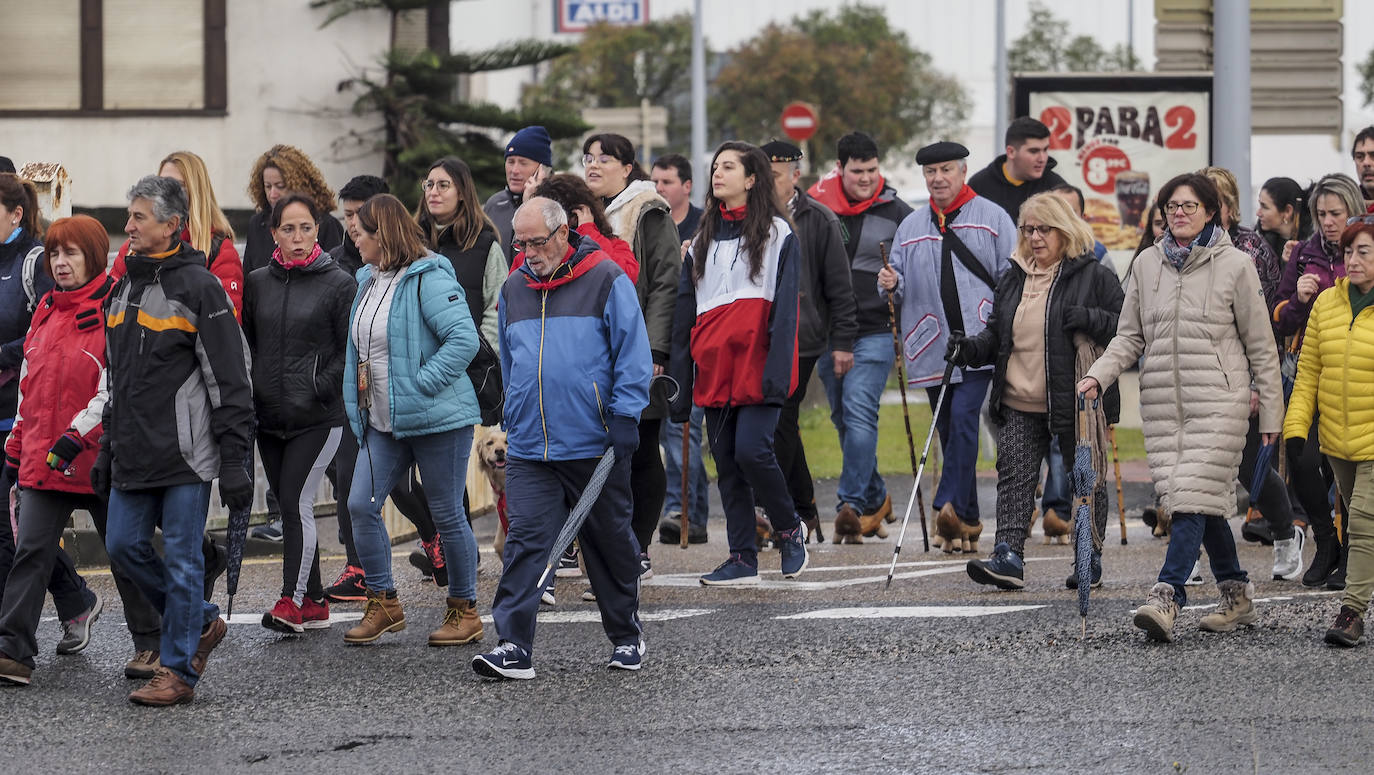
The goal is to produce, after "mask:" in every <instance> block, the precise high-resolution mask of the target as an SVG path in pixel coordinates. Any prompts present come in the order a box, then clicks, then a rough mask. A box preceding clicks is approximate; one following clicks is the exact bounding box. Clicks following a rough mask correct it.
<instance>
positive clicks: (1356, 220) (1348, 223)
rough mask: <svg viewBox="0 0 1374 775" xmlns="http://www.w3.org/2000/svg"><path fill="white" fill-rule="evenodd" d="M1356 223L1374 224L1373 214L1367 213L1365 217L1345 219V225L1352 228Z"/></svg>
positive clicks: (1358, 216) (1357, 216)
mask: <svg viewBox="0 0 1374 775" xmlns="http://www.w3.org/2000/svg"><path fill="white" fill-rule="evenodd" d="M1357 223H1374V213H1369V214H1367V215H1356V216H1354V217H1353V218H1349V219H1347V220H1346V222H1345V225H1346V226H1354V225H1355V224H1357Z"/></svg>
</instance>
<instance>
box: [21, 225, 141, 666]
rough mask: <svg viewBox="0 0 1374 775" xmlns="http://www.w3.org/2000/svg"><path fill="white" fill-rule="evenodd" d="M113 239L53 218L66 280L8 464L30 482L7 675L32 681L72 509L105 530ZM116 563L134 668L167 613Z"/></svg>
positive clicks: (53, 296)
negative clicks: (95, 489)
mask: <svg viewBox="0 0 1374 775" xmlns="http://www.w3.org/2000/svg"><path fill="white" fill-rule="evenodd" d="M108 249H109V237H108V236H107V235H106V233H105V228H104V227H103V226H101V225H100V222H99V221H97V220H95V219H94V218H91V217H90V216H87V215H77V216H74V217H71V218H62V219H59V220H58V221H56V222H55V223H53V225H52V226H51V227H49V228H48V233H47V253H46V254H45V255H44V258H43V260H44V262H45V264H46V268H47V271H48V273H49V275H50V276H51V277H52V278H53V279H54V280H55V281H56V283H57V287H56V288H55V289H53V291H52V292H51V293H49V294H47V295H46V296H44V297H43V298H42V299H41V300H40V301H39V303H38V309H37V310H35V311H34V315H33V323H32V325H31V326H30V328H29V333H28V337H27V338H26V340H25V343H24V366H23V373H22V375H21V376H20V378H19V394H20V398H19V414H18V416H17V417H16V418H15V422H14V430H13V431H11V433H10V436H9V439H8V440H7V441H6V443H5V461H6V465H13V466H16V467H17V468H18V479H19V488H20V495H19V504H20V509H19V520H18V521H19V530H18V533H17V534H16V549H17V551H16V554H15V558H14V568H13V569H12V570H11V571H10V575H9V578H8V579H7V580H6V581H5V600H4V604H3V606H0V680H4V681H8V682H10V683H16V684H27V683H28V682H29V677H30V676H31V675H32V673H33V658H34V655H35V654H36V653H37V651H38V643H37V631H38V618H39V616H40V615H41V614H42V611H43V593H44V590H45V588H46V587H47V582H48V578H49V576H50V575H51V574H52V568H53V564H54V562H56V558H57V553H58V551H59V547H58V541H59V540H60V539H61V537H62V528H63V527H64V526H65V525H66V524H67V519H68V518H69V517H70V516H71V514H72V512H73V511H75V510H76V509H84V510H86V511H88V512H90V514H91V517H92V519H93V520H94V522H95V526H96V529H97V530H98V531H99V532H100V537H101V539H102V540H103V539H104V537H105V502H104V501H103V500H101V499H100V498H98V497H96V496H95V495H93V494H92V492H91V477H90V470H91V464H92V462H94V460H95V456H96V453H97V452H98V451H99V446H100V445H99V440H100V434H101V425H100V417H101V412H102V410H103V409H104V406H105V399H106V394H105V375H104V372H105V319H104V315H103V313H102V311H101V306H102V304H103V303H104V301H105V297H106V295H108V294H109V292H110V288H111V287H112V286H113V284H114V283H113V281H111V280H110V279H108V278H107V277H106V276H105V255H106V251H108ZM113 570H114V578H115V585H116V586H117V587H118V589H119V596H120V597H121V598H122V599H123V601H124V614H125V618H126V620H127V621H128V623H129V630H130V631H131V632H132V633H134V645H135V648H136V649H137V651H138V654H137V655H136V656H135V658H134V662H136V663H138V664H135V663H133V662H131V663H130V665H129V667H126V669H125V674H126V675H128V674H129V673H130V669H131V668H138V670H139V671H142V670H144V669H145V668H147V669H151V668H155V667H156V663H157V658H158V657H157V649H158V647H159V643H160V641H161V618H160V617H159V615H158V613H157V611H156V610H155V609H154V608H153V607H152V606H151V605H150V604H149V603H148V601H147V599H145V598H144V597H143V595H142V594H141V593H140V592H139V591H138V588H137V587H136V586H134V584H133V582H132V581H131V580H130V579H128V578H126V577H125V576H124V575H123V574H122V573H121V572H120V571H119V569H118V568H115V569H113ZM97 610H98V606H97ZM150 666H151V667H150ZM140 674H141V673H140Z"/></svg>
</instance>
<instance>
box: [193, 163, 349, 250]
mask: <svg viewBox="0 0 1374 775" xmlns="http://www.w3.org/2000/svg"><path fill="white" fill-rule="evenodd" d="M288 191H300V192H301V193H303V194H308V195H309V196H310V198H311V199H313V200H315V206H316V207H318V208H319V210H320V212H324V213H332V212H334V210H335V209H336V207H337V205H336V204H335V203H334V191H333V189H331V188H330V187H329V184H328V183H325V182H324V175H322V174H320V170H319V168H318V167H316V166H315V162H313V161H311V160H310V157H309V156H306V155H305V154H304V153H303V152H302V151H301V150H300V149H299V148H297V147H295V146H293V145H274V146H272V147H271V148H269V149H267V152H266V153H264V154H263V155H261V156H259V157H258V160H257V161H256V162H255V163H254V164H253V173H252V174H251V175H250V176H249V178H248V196H249V197H251V198H252V200H253V205H254V207H255V208H257V212H255V213H253V217H252V219H251V220H249V221H248V238H247V244H245V245H244V247H243V274H244V276H245V277H247V276H248V274H249V273H251V272H252V271H253V270H254V269H260V268H262V267H264V266H267V265H268V263H269V262H271V260H272V251H273V249H275V248H276V243H274V242H273V241H272V229H271V227H270V226H269V224H268V220H269V219H270V218H271V216H272V208H273V207H276V205H277V200H279V199H281V198H282V197H284V196H286V192H288ZM193 217H194V216H193ZM321 220H322V222H321V223H320V231H319V242H320V247H321V248H323V249H324V250H326V251H329V250H333V249H334V248H336V247H338V246H339V245H342V244H343V238H344V231H343V225H342V224H340V223H339V222H338V221H337V220H336V219H334V218H333V217H329V218H323V219H321Z"/></svg>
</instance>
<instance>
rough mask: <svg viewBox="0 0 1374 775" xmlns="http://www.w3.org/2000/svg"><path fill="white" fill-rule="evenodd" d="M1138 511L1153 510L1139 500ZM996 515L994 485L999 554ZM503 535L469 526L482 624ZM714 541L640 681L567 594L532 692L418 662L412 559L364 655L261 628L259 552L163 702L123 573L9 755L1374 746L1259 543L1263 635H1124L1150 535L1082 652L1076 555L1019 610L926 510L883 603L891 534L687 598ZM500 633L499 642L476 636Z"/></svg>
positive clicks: (67, 764)
mask: <svg viewBox="0 0 1374 775" xmlns="http://www.w3.org/2000/svg"><path fill="white" fill-rule="evenodd" d="M890 484H891V485H893V486H894V487H895V488H896V492H897V494H898V495H899V496H904V495H905V493H906V491H907V490H906V486H905V484H902V483H900V482H896V481H890ZM984 484H985V485H987V484H989V482H986V481H985V482H984ZM833 486H834V485H833V483H822V488H821V489H822V495H823V497H829V493H833ZM1130 493H1131V495H1130V497H1128V502H1130V503H1132V504H1133V505H1136V507H1137V509H1138V505H1139V503H1138V501H1140V500H1141V499H1142V498H1143V497H1144V493H1145V490H1144V487H1143V486H1140V485H1137V486H1134V487H1132V488H1131V489H1130ZM713 496H714V493H713ZM992 503H993V498H992V494H991V491H990V490H989V489H988V488H987V487H986V486H985V487H984V488H983V504H984V509H985V513H987V514H988V515H989V516H988V517H986V518H985V519H986V520H987V522H986V525H987V530H988V532H987V533H985V538H984V539H983V542H982V544H981V546H980V548H981V549H982V550H983V551H984V552H986V551H988V550H990V549H991V527H992V521H991V517H990V514H991V511H992V508H991V505H992ZM899 505H904V503H903V504H899ZM716 513H717V514H718V513H719V512H718V510H717V512H716ZM1113 516H1115V512H1113ZM494 521H495V520H494V518H483V519H479V520H478V523H477V527H478V532H479V541H481V543H482V545H483V554H482V563H483V564H482V569H481V572H480V577H479V582H480V589H479V598H480V600H481V603H480V607H481V608H482V609H483V611H484V612H485V611H486V609H487V608H488V604H489V601H490V600H491V597H492V593H493V590H494V587H495V582H496V569H497V563H496V558H495V556H494V555H493V554H492V553H491V550H490V535H491V531H492V525H493V523H494ZM1232 525H1233V527H1234V528H1235V529H1237V531H1238V529H1239V522H1238V520H1233V521H1232ZM332 527H333V526H332V523H327V524H322V532H326V533H327V532H330V531H331V530H332ZM827 529H828V527H827ZM711 531H712V532H711V542H710V543H709V544H707V545H704V546H693V547H691V548H690V549H688V550H686V551H683V550H679V549H678V548H676V547H669V546H657V547H655V549H654V552H653V560H654V570H655V577H654V579H653V580H652V581H649V582H647V583H646V584H645V585H644V588H643V594H642V614H643V618H644V619H645V635H646V640H647V642H648V652H647V655H646V660H645V667H644V669H643V670H642V671H640V672H638V673H625V672H620V671H609V670H607V669H606V667H605V664H606V661H607V659H608V658H609V656H610V645H609V643H608V642H607V641H606V640H605V638H604V636H603V635H602V633H601V629H600V625H599V623H598V621H597V614H596V609H595V606H594V604H592V603H584V602H582V601H581V599H580V594H581V591H582V589H583V588H584V582H583V580H581V579H561V580H560V581H559V586H558V597H559V602H558V605H557V606H555V607H554V608H553V609H546V611H545V612H544V613H543V614H542V615H541V625H540V629H539V635H538V640H537V643H536V649H535V668H536V670H537V671H538V676H539V677H538V678H537V679H536V680H534V681H528V682H510V683H490V682H485V681H483V680H481V679H479V678H477V677H476V676H475V675H474V674H473V673H472V671H471V669H470V668H469V667H468V661H469V659H470V658H471V656H472V654H474V653H476V651H477V648H476V647H460V648H451V649H432V648H428V647H426V645H425V637H426V635H427V633H428V631H429V630H430V629H431V628H433V627H434V626H436V625H437V624H438V622H439V619H440V617H441V615H442V605H443V593H442V592H441V591H439V590H437V589H436V588H435V587H434V586H433V585H432V584H426V583H424V582H422V581H421V580H420V579H419V578H418V572H416V571H414V570H413V569H411V568H410V567H409V566H408V565H407V564H406V562H405V559H404V555H405V553H406V552H407V551H408V550H409V548H410V547H408V546H406V547H397V550H398V554H397V557H396V559H395V563H396V566H397V571H398V572H397V578H398V583H399V587H400V589H399V592H400V596H401V598H402V601H403V602H404V604H405V606H406V613H407V619H408V622H409V625H410V626H409V629H407V630H406V631H405V632H403V633H399V634H397V635H391V636H387V637H385V638H383V640H382V641H380V642H379V643H377V644H374V645H371V646H364V647H347V646H345V645H344V643H343V641H342V634H343V630H344V629H346V628H347V627H348V626H351V625H350V623H349V621H348V620H353V619H356V618H357V616H358V615H359V610H360V607H361V606H359V605H356V604H354V605H338V606H335V608H334V614H335V617H336V619H339V620H340V621H339V622H337V623H336V624H334V626H332V627H331V628H330V629H328V630H322V631H314V632H309V633H307V634H306V635H305V636H302V637H283V636H281V635H279V634H277V633H275V632H272V631H269V630H266V629H264V628H263V627H261V626H260V624H258V619H259V618H260V617H261V614H262V612H263V611H265V610H267V609H268V607H269V606H270V605H271V604H272V603H273V602H274V601H275V598H276V597H277V593H276V590H277V589H278V588H279V585H280V565H279V561H277V560H273V559H270V558H264V559H261V560H252V561H251V564H250V565H248V566H247V567H246V568H245V570H244V580H243V584H242V587H241V593H240V595H239V596H238V598H237V599H236V602H235V616H234V618H233V620H232V622H231V626H230V629H229V637H228V638H227V639H226V640H225V642H224V644H223V645H222V646H221V647H220V648H219V649H218V650H217V651H216V652H215V653H214V655H213V657H212V658H211V660H210V665H209V669H208V671H207V675H206V677H205V679H204V680H203V681H202V683H201V684H200V686H199V687H198V689H197V693H196V700H195V702H194V703H193V704H192V705H189V706H182V707H177V708H170V709H149V708H140V707H136V706H133V705H130V704H129V703H128V702H127V700H126V699H125V697H126V695H127V693H128V692H129V691H130V690H131V689H132V688H134V687H135V686H137V684H136V683H135V682H132V681H127V680H125V679H124V678H123V675H122V666H123V664H124V661H125V660H127V659H128V658H129V656H130V655H131V651H132V647H131V645H130V642H129V640H128V638H127V637H126V636H125V633H123V631H122V615H121V612H120V609H119V604H118V597H117V595H116V593H115V591H114V588H113V585H112V583H111V582H110V578H109V576H108V574H106V573H101V572H98V571H97V572H93V573H92V574H91V576H90V579H91V583H92V584H93V585H94V586H95V587H96V588H97V589H99V590H100V591H101V593H102V594H104V595H105V597H106V599H107V601H109V602H108V607H107V610H106V613H105V615H104V616H103V617H102V618H101V620H100V621H99V623H98V625H97V629H96V636H95V638H94V639H93V642H92V644H91V645H90V647H89V648H87V649H86V650H85V651H84V652H82V653H81V654H78V655H75V656H67V657H57V656H54V655H53V653H52V646H53V645H54V644H55V642H56V640H57V637H58V635H59V633H58V625H57V623H56V622H55V621H52V620H51V619H49V620H48V621H46V622H45V623H44V624H43V625H42V627H41V628H40V634H39V640H40V644H41V648H42V650H43V651H44V653H43V655H42V656H40V658H39V665H38V668H39V669H38V670H37V671H36V672H35V674H34V683H33V685H32V686H30V687H28V688H26V689H19V688H9V689H4V690H0V697H3V701H2V702H3V704H2V705H0V707H3V714H2V715H0V717H2V718H3V719H4V729H5V731H6V738H7V740H6V744H5V745H4V746H3V747H0V762H4V763H5V764H6V765H7V766H6V767H5V768H4V770H3V771H4V772H14V773H29V772H35V773H40V772H59V771H60V772H89V771H99V772H102V773H122V772H192V771H194V772H263V773H269V772H271V773H275V772H293V773H294V772H330V773H339V772H348V773H374V772H376V773H384V772H440V771H446V772H464V773H484V774H485V773H526V772H561V773H583V772H598V773H599V772H607V773H611V772H614V773H620V772H626V773H658V772H664V773H667V772H671V773H721V772H730V773H735V772H760V773H811V772H837V773H848V772H864V773H888V772H892V773H908V772H910V773H1078V772H1081V773H1115V772H1121V773H1175V772H1183V771H1186V772H1190V773H1239V772H1255V773H1306V772H1323V771H1326V770H1327V769H1338V770H1341V771H1360V770H1361V769H1362V767H1363V766H1364V765H1360V764H1359V762H1361V761H1366V760H1367V752H1368V750H1370V744H1371V743H1374V726H1372V725H1371V724H1370V721H1371V718H1370V717H1371V704H1370V702H1369V697H1370V696H1371V690H1374V677H1372V674H1371V671H1370V670H1369V669H1368V668H1369V664H1370V663H1369V654H1370V652H1369V650H1368V649H1367V648H1361V649H1356V650H1352V651H1337V650H1334V649H1330V648H1328V647H1326V646H1324V645H1322V643H1321V636H1322V633H1323V632H1324V630H1325V628H1326V626H1327V625H1328V623H1329V622H1330V620H1331V618H1332V617H1333V616H1334V614H1335V612H1336V609H1337V607H1338V602H1337V597H1336V594H1335V593H1328V592H1318V593H1313V592H1312V591H1311V590H1306V589H1304V588H1302V587H1301V586H1300V585H1298V584H1297V583H1296V582H1274V581H1269V580H1267V579H1268V578H1269V576H1270V568H1271V564H1272V552H1271V550H1269V549H1267V548H1263V547H1258V546H1254V545H1248V544H1247V545H1243V546H1242V548H1241V558H1242V561H1243V563H1244V565H1245V567H1246V568H1247V569H1248V570H1249V571H1250V573H1251V576H1252V578H1254V579H1255V580H1256V586H1257V590H1258V595H1259V597H1260V598H1262V599H1263V600H1264V602H1261V603H1260V604H1259V605H1260V623H1259V626H1257V627H1255V628H1253V629H1249V630H1243V631H1240V632H1237V633H1233V634H1229V635H1211V634H1205V633H1201V632H1198V631H1197V620H1198V618H1199V616H1200V615H1201V614H1202V613H1205V611H1203V610H1197V609H1192V610H1186V611H1185V612H1184V614H1183V615H1182V617H1181V620H1180V623H1179V625H1178V627H1177V629H1176V633H1177V636H1178V637H1177V641H1176V642H1175V643H1173V644H1169V645H1157V644H1148V643H1146V642H1145V640H1144V638H1143V635H1142V634H1141V633H1140V632H1138V631H1136V630H1135V629H1133V628H1132V627H1131V626H1130V623H1129V618H1130V612H1131V610H1132V609H1133V608H1134V606H1135V605H1138V604H1139V603H1140V602H1141V601H1142V600H1143V599H1144V596H1145V594H1146V591H1147V590H1148V588H1149V586H1150V585H1151V583H1152V582H1153V579H1154V577H1155V573H1156V572H1157V570H1158V566H1159V563H1160V561H1161V558H1162V556H1163V548H1164V544H1163V543H1162V542H1161V541H1159V540H1157V539H1153V538H1151V537H1150V536H1149V534H1148V532H1147V530H1146V528H1145V527H1144V526H1143V525H1142V524H1141V523H1140V522H1139V521H1138V520H1132V521H1131V528H1130V533H1129V539H1130V542H1129V545H1127V546H1121V545H1120V543H1119V536H1118V534H1117V533H1116V532H1115V531H1116V527H1115V523H1113V525H1112V532H1110V533H1109V542H1108V546H1107V551H1106V555H1105V585H1104V587H1103V588H1102V589H1101V590H1098V591H1096V592H1095V593H1094V594H1093V600H1092V609H1091V613H1090V615H1089V618H1088V627H1087V637H1086V639H1080V619H1079V616H1078V612H1077V608H1076V598H1075V597H1074V595H1073V593H1071V592H1069V591H1067V590H1065V589H1064V587H1063V582H1064V577H1065V576H1066V575H1067V574H1068V571H1069V566H1070V549H1069V547H1066V546H1043V545H1041V544H1040V543H1039V537H1038V535H1037V537H1036V538H1035V539H1034V540H1033V541H1032V542H1031V543H1030V544H1028V547H1027V554H1028V563H1027V588H1026V589H1025V590H1024V591H1021V592H996V591H990V590H988V589H987V588H982V587H979V586H977V585H975V584H973V583H972V582H970V581H969V580H968V578H967V576H966V575H965V573H964V570H963V565H964V561H965V558H964V557H961V556H959V555H953V556H948V555H943V554H940V553H938V552H932V553H931V554H922V553H921V551H920V548H921V541H920V533H919V529H918V528H917V526H916V523H915V519H914V518H913V523H912V532H910V533H909V534H908V536H907V542H906V547H905V550H904V552H903V555H902V556H903V558H904V561H903V563H901V565H900V566H899V573H898V578H897V581H896V582H894V583H893V585H892V588H891V589H890V590H885V589H884V586H883V579H884V577H885V574H886V569H887V563H888V561H889V559H890V558H891V556H892V541H891V539H889V540H887V541H876V542H875V541H871V540H870V541H869V542H868V543H865V544H864V545H862V546H835V545H832V544H825V545H821V546H816V545H814V544H813V545H812V547H811V548H812V549H813V554H812V559H811V567H810V568H809V569H808V570H807V571H806V573H805V574H804V575H803V576H802V577H801V578H800V579H798V580H796V581H783V580H782V579H781V578H780V576H779V575H778V573H777V557H776V554H775V553H773V554H769V555H767V556H765V557H764V558H763V560H762V567H763V568H764V571H765V573H764V580H765V581H764V583H763V584H762V585H761V586H760V587H759V588H758V589H752V590H722V589H705V588H702V587H700V586H698V585H697V584H696V580H695V579H696V576H697V575H698V574H700V573H703V572H706V571H709V570H710V569H712V568H713V567H714V566H715V565H716V564H718V563H719V562H720V561H721V560H722V559H724V556H725V553H726V550H725V547H724V545H723V539H724V525H723V523H721V522H719V520H718V519H716V520H715V521H713V522H712V524H711ZM894 536H895V533H894ZM1308 554H1309V557H1310V554H1311V549H1310V548H1309V550H1308ZM340 565H341V562H340V561H339V560H338V559H337V558H330V559H327V560H326V561H325V571H326V573H327V574H329V575H330V576H331V578H332V574H334V573H335V572H337V570H338V569H339V566H340ZM1191 591H1192V598H1191V599H1190V603H1191V604H1193V605H1195V606H1206V605H1210V604H1212V603H1214V602H1215V600H1216V594H1215V588H1214V587H1213V586H1212V585H1211V584H1208V585H1207V586H1203V587H1195V588H1192V590H1191ZM217 594H218V595H219V600H220V602H221V604H222V600H223V588H222V585H221V588H220V590H218V593H217ZM49 614H51V611H50V610H49ZM495 643H496V636H495V633H494V632H493V630H492V628H491V627H490V626H489V627H488V629H487V635H486V638H485V639H484V641H483V644H482V645H483V646H484V647H486V648H490V647H492V646H494V645H495Z"/></svg>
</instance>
